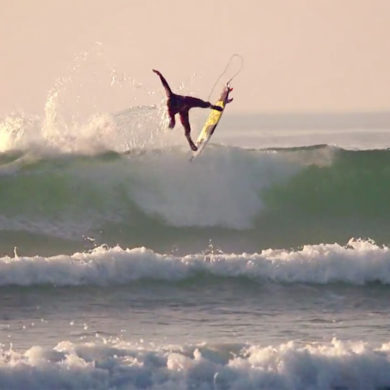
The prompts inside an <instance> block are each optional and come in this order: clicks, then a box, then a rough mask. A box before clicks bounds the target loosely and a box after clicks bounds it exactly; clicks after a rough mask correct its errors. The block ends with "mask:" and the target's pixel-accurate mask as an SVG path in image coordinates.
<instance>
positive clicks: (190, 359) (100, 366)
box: [0, 340, 390, 390]
mask: <svg viewBox="0 0 390 390" xmlns="http://www.w3.org/2000/svg"><path fill="white" fill-rule="evenodd" d="M389 386H390V345H389V344H383V345H381V346H379V347H373V346H369V345H366V344H364V343H363V342H341V341H338V340H332V342H331V343H323V344H315V345H311V344H308V345H304V346H299V345H296V344H295V343H294V342H289V343H286V344H281V345H279V346H259V345H247V346H233V345H230V346H229V345H226V346H224V345H222V346H214V347H213V346H208V345H203V346H195V347H186V346H183V347H174V346H170V347H169V346H166V347H164V346H163V347H154V348H147V347H143V346H139V345H138V346H136V345H132V344H128V343H125V342H116V343H109V344H107V342H105V343H104V344H103V343H88V344H73V343H71V342H68V341H63V342H61V343H59V344H58V345H56V346H55V347H54V348H53V349H49V348H43V347H40V346H34V347H32V348H30V349H28V350H27V351H25V352H24V353H19V352H14V351H12V350H5V349H1V350H0V387H1V388H7V389H10V390H12V389H22V388H23V389H27V388H28V389H31V390H33V389H39V390H45V389H54V388H61V389H62V388H63V389H65V388H66V389H79V388H85V389H114V388H115V389H151V390H153V389H154V390H157V389H159V390H161V389H167V390H168V389H204V390H218V389H272V390H286V389H288V390H331V389H332V390H336V389H337V390H341V389H343V390H358V389H361V390H363V389H364V390H368V389H371V390H383V389H387V388H389Z"/></svg>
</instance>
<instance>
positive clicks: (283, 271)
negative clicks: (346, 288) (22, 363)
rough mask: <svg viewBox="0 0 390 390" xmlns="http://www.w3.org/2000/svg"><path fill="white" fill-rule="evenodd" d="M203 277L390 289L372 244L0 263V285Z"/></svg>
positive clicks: (131, 252)
mask: <svg viewBox="0 0 390 390" xmlns="http://www.w3.org/2000/svg"><path fill="white" fill-rule="evenodd" d="M204 275H209V276H214V277H218V278H247V279H250V280H253V281H257V282H263V281H272V282H277V283H313V284H328V283H348V284H354V285H364V284H366V283H371V282H380V283H383V284H385V285H387V284H390V250H389V248H388V247H386V246H382V247H381V246H378V245H376V244H375V243H373V242H371V241H363V240H350V242H349V243H348V244H347V245H346V246H342V245H339V244H320V245H306V246H304V247H303V248H302V249H300V250H274V249H268V250H263V251H262V252H260V253H242V254H234V253H231V254H229V253H198V254H191V255H186V256H175V255H168V254H159V253H156V252H153V251H152V250H148V249H145V248H134V249H122V248H120V247H114V248H105V247H98V248H95V249H94V250H92V251H90V252H80V253H75V254H73V255H70V256H69V255H57V256H53V257H42V256H34V257H19V256H17V255H15V257H13V258H11V257H8V256H7V257H2V258H0V286H9V285H18V286H35V285H54V286H74V285H118V284H127V283H131V282H133V281H137V280H142V279H152V280H157V281H163V282H175V281H179V280H185V279H189V278H202V277H203V276H204Z"/></svg>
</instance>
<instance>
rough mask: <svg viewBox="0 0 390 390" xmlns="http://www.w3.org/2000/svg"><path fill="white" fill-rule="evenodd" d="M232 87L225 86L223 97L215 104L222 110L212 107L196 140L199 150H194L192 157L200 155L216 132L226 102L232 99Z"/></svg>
mask: <svg viewBox="0 0 390 390" xmlns="http://www.w3.org/2000/svg"><path fill="white" fill-rule="evenodd" d="M230 91H231V89H230V88H229V87H228V86H226V87H224V89H223V91H222V94H221V97H220V98H219V100H218V101H217V102H216V103H215V106H218V107H221V108H222V111H218V110H214V109H212V110H211V112H210V115H209V117H208V118H207V120H206V122H205V124H204V125H203V128H202V131H201V132H200V134H199V136H198V138H197V140H196V146H197V147H198V150H197V151H195V152H193V154H192V158H191V160H192V159H194V158H195V157H197V156H199V155H200V153H202V151H203V149H204V148H205V147H206V145H207V143H208V142H209V140H210V138H211V136H212V135H213V133H214V130H215V128H216V127H217V125H218V123H219V121H220V119H221V117H222V114H223V111H224V109H225V106H226V104H227V103H228V102H229V101H230V100H229V92H230Z"/></svg>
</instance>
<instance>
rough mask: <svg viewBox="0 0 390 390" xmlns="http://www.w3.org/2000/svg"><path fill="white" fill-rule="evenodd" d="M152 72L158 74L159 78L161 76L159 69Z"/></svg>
mask: <svg viewBox="0 0 390 390" xmlns="http://www.w3.org/2000/svg"><path fill="white" fill-rule="evenodd" d="M152 71H153V72H154V73H156V74H158V75H159V76H160V75H161V73H160V72H159V71H158V70H157V69H152Z"/></svg>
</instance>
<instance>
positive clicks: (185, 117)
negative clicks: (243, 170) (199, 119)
mask: <svg viewBox="0 0 390 390" xmlns="http://www.w3.org/2000/svg"><path fill="white" fill-rule="evenodd" d="M180 121H181V124H182V125H183V127H184V135H185V136H186V138H187V141H188V143H189V144H190V148H191V149H192V150H193V151H196V150H198V148H197V147H196V145H195V144H194V143H193V141H192V139H191V126H190V121H189V119H188V111H182V112H180Z"/></svg>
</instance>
